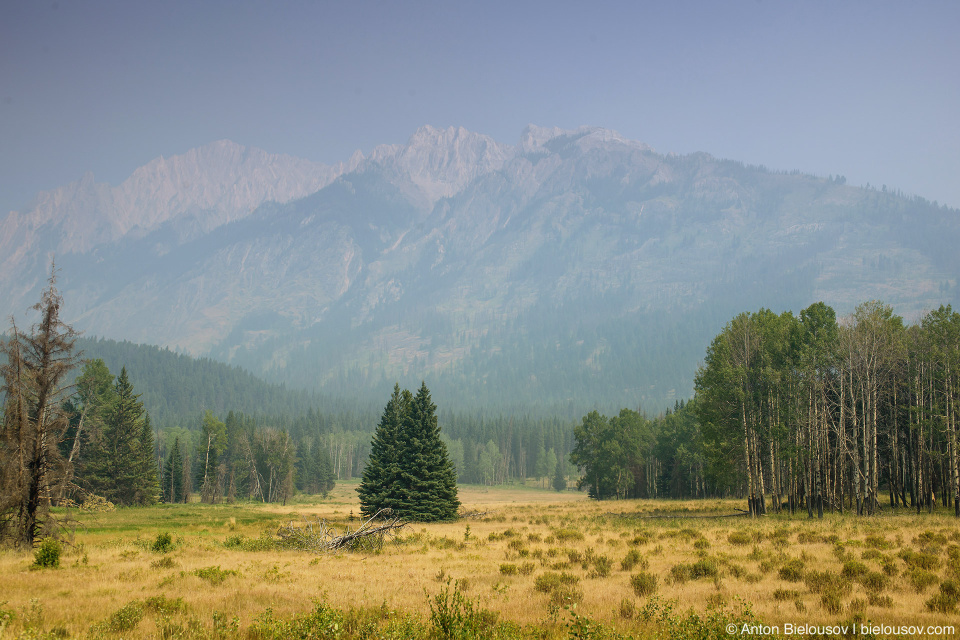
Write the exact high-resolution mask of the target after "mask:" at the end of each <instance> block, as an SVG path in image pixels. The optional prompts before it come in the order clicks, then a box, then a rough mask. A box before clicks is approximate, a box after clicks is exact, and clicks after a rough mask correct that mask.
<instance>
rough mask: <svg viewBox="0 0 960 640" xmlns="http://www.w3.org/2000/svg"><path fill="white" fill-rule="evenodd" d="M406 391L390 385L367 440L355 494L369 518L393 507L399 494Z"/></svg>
mask: <svg viewBox="0 0 960 640" xmlns="http://www.w3.org/2000/svg"><path fill="white" fill-rule="evenodd" d="M410 400H411V398H410V392H409V391H407V390H404V391H403V392H401V391H400V385H394V387H393V395H392V396H391V397H390V400H389V401H387V406H386V407H384V409H383V415H382V416H381V417H380V424H378V425H377V430H376V432H374V434H373V440H372V441H371V442H370V457H369V459H368V460H367V466H366V467H364V469H363V478H362V480H361V481H360V486H359V487H358V488H357V493H358V494H359V495H360V513H361V514H362V515H363V516H364V517H367V518H369V517H371V516H373V515H375V514H376V513H377V512H378V511H380V510H381V509H385V508H391V509H396V508H397V507H398V504H399V502H400V499H401V497H402V494H403V491H402V485H401V481H400V447H401V439H402V437H403V435H404V432H405V429H404V427H405V426H406V422H407V418H408V414H409V406H410Z"/></svg>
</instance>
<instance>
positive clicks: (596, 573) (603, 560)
mask: <svg viewBox="0 0 960 640" xmlns="http://www.w3.org/2000/svg"><path fill="white" fill-rule="evenodd" d="M592 560H593V569H592V570H591V571H590V574H589V575H590V577H591V578H606V577H607V576H609V575H610V571H612V570H613V562H611V561H610V558H608V557H607V556H596V557H595V558H593V559H592Z"/></svg>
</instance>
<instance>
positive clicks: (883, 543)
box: [863, 534, 893, 549]
mask: <svg viewBox="0 0 960 640" xmlns="http://www.w3.org/2000/svg"><path fill="white" fill-rule="evenodd" d="M863 544H865V545H866V546H868V547H871V548H873V549H889V548H890V547H891V546H893V545H892V544H890V542H889V541H888V540H887V539H886V538H884V537H883V536H878V535H876V534H871V535H869V536H867V537H866V538H864V540H863Z"/></svg>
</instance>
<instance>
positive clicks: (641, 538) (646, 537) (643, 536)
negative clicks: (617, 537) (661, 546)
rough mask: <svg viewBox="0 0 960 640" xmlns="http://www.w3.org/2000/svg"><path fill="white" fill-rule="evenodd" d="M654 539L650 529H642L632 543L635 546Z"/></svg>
mask: <svg viewBox="0 0 960 640" xmlns="http://www.w3.org/2000/svg"><path fill="white" fill-rule="evenodd" d="M652 539H653V536H651V535H650V532H649V531H641V532H640V533H638V534H637V535H635V536H634V537H633V540H631V541H630V544H632V545H634V546H640V545H642V544H648V543H649V542H650V541H651V540H652Z"/></svg>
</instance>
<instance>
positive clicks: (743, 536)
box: [727, 531, 753, 547]
mask: <svg viewBox="0 0 960 640" xmlns="http://www.w3.org/2000/svg"><path fill="white" fill-rule="evenodd" d="M727 542H729V543H730V544H732V545H736V546H739V547H742V546H746V545H748V544H751V543H752V542H753V536H751V535H750V534H749V533H747V532H746V531H733V532H731V533H730V535H728V536H727Z"/></svg>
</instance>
